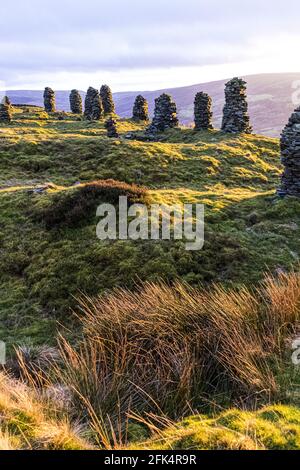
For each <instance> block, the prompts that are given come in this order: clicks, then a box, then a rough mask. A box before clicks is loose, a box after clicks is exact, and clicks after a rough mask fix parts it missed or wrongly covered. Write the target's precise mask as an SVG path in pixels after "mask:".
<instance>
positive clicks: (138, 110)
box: [132, 95, 149, 121]
mask: <svg viewBox="0 0 300 470" xmlns="http://www.w3.org/2000/svg"><path fill="white" fill-rule="evenodd" d="M132 119H133V120H134V121H149V112H148V101H147V100H146V99H145V98H144V97H143V96H142V95H138V96H137V97H136V99H135V102H134V106H133V112H132Z"/></svg>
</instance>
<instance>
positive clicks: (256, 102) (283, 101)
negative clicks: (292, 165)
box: [7, 73, 300, 137]
mask: <svg viewBox="0 0 300 470" xmlns="http://www.w3.org/2000/svg"><path fill="white" fill-rule="evenodd" d="M244 78H245V80H246V81H247V83H248V100H249V112H250V116H251V121H252V125H253V128H254V131H255V132H256V133H258V134H264V135H267V136H274V137H278V136H279V135H280V132H281V130H282V128H283V127H284V125H285V124H286V122H287V120H288V117H289V115H290V114H291V112H292V111H293V109H294V108H295V104H293V102H292V95H293V93H294V91H295V90H294V89H293V83H296V82H297V81H299V90H300V73H279V74H259V75H249V76H245V77H244ZM227 81H228V79H225V80H219V81H215V82H209V83H200V84H197V85H191V86H185V87H180V88H169V89H163V90H157V91H136V92H121V93H115V94H114V99H115V103H116V110H117V113H118V114H119V115H120V116H122V117H130V116H131V112H132V106H133V102H134V99H135V96H136V95H137V94H139V93H141V94H142V95H143V96H145V98H147V99H148V101H149V108H150V112H151V113H152V112H153V108H154V99H155V98H156V97H157V96H159V95H160V94H161V93H162V92H166V93H170V94H171V95H172V96H173V98H174V100H175V101H176V103H177V107H178V112H179V117H180V121H181V122H182V123H184V124H190V123H191V122H192V121H193V101H194V96H195V94H196V93H197V92H198V91H205V92H207V93H208V94H209V95H211V97H212V98H213V111H214V123H215V126H216V127H220V124H221V119H222V109H223V105H224V85H225V83H226V82H227ZM296 85H297V83H296ZM7 93H8V95H9V97H10V98H11V100H12V102H13V103H19V104H21V103H22V104H32V105H34V104H35V105H42V103H43V97H42V95H43V92H42V91H26V90H22V91H15V90H14V91H8V92H7ZM84 95H85V93H84V92H82V96H83V97H84ZM299 95H300V93H299ZM56 100H57V107H58V109H61V110H66V111H68V110H69V91H57V92H56ZM299 104H300V102H299Z"/></svg>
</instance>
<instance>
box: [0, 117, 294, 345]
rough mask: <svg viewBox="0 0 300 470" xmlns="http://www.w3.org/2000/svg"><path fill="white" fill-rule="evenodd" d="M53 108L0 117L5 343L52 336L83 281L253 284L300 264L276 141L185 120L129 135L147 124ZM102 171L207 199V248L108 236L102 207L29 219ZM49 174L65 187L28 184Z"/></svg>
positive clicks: (170, 197) (157, 192) (97, 285)
mask: <svg viewBox="0 0 300 470" xmlns="http://www.w3.org/2000/svg"><path fill="white" fill-rule="evenodd" d="M46 118H47V115H45V113H44V112H43V111H42V110H39V109H37V110H36V111H34V112H33V111H32V110H30V112H24V110H21V109H19V110H18V111H17V113H16V114H15V116H14V121H13V123H12V124H11V125H10V126H4V125H0V188H1V189H0V201H1V214H0V241H1V251H0V267H1V274H0V294H1V295H0V299H1V300H0V315H1V319H2V322H1V328H0V336H1V337H5V338H6V339H7V342H8V343H12V342H18V341H23V340H24V339H26V340H30V341H33V342H36V343H43V342H44V341H45V340H46V339H47V341H49V338H51V337H52V336H53V328H54V324H55V319H56V318H61V317H62V316H63V317H64V318H66V317H68V316H69V314H70V313H69V307H70V306H73V305H74V304H75V301H74V298H73V296H76V295H77V294H78V291H79V290H81V291H84V292H87V293H88V294H91V295H94V294H97V293H99V292H103V291H104V290H106V289H110V288H112V287H114V286H116V285H121V286H126V287H132V286H133V284H134V282H135V281H136V280H137V279H141V280H146V279H147V280H157V279H158V278H163V279H166V280H174V279H176V278H178V277H179V278H181V279H184V280H186V281H188V282H191V283H193V284H197V283H199V282H204V283H205V282H211V281H222V282H234V283H235V284H237V283H242V282H253V281H257V280H258V279H260V278H261V277H262V273H263V272H264V271H266V270H267V269H270V270H272V271H274V270H275V269H276V268H278V267H283V268H289V267H290V266H291V265H292V264H294V263H295V262H297V260H298V255H299V253H298V251H299V246H298V224H300V215H299V214H300V211H299V207H300V203H299V201H296V200H292V199H289V200H278V199H276V198H275V188H276V186H277V185H278V181H279V175H280V172H281V168H280V164H279V155H278V141H277V140H275V139H268V138H265V137H262V136H256V135H252V136H228V135H224V134H222V133H220V132H217V131H213V132H207V133H205V132H203V133H197V132H194V131H192V130H191V129H178V130H173V131H170V132H168V133H166V134H165V135H164V136H162V141H161V142H155V143H147V142H146V143H145V142H140V141H129V140H126V139H125V138H124V135H125V134H126V133H127V132H128V131H139V130H141V129H142V126H140V125H138V124H135V123H133V122H131V121H128V120H127V121H125V120H123V121H121V122H120V131H121V139H120V140H119V139H118V140H109V139H107V138H106V136H105V131H104V129H103V123H86V122H83V121H76V120H74V118H73V117H72V116H68V117H67V119H66V120H64V121H60V120H57V119H55V117H52V118H51V119H46ZM104 178H114V179H117V180H121V181H125V182H128V183H133V182H134V183H137V184H140V185H146V186H147V187H148V188H149V192H148V195H149V199H150V200H151V201H153V202H172V203H174V202H202V203H204V204H205V207H206V242H205V246H204V249H203V250H202V251H200V252H187V251H186V250H185V247H184V245H183V244H182V243H181V242H176V243H168V242H167V243H164V242H159V243H155V244H154V243H152V242H130V241H128V242H126V241H116V242H114V243H110V244H107V243H103V242H99V241H98V240H97V239H96V237H95V226H96V219H95V218H93V217H90V218H87V220H84V221H81V222H80V223H79V224H77V225H76V226H72V227H68V226H63V227H59V228H53V229H46V228H45V227H44V226H43V224H42V223H41V222H38V221H36V220H35V219H34V217H31V215H32V213H34V211H35V208H36V206H37V205H39V204H44V203H47V202H48V203H49V201H50V202H51V198H52V197H53V193H60V194H61V197H62V198H63V197H65V191H62V189H65V187H69V186H70V185H73V184H74V183H76V182H79V181H80V182H88V181H91V180H95V179H104ZM47 182H48V183H49V182H51V183H53V184H55V185H56V186H53V187H52V188H51V189H50V190H49V191H48V192H47V193H45V194H34V193H32V191H30V187H31V188H32V187H34V186H35V185H39V184H44V183H47ZM99 202H101V201H100V200H99ZM216 251H217V252H218V257H216V256H215V253H216ZM141 258H142V259H143V263H142V264H141V263H140V260H141ZM61 314H63V315H61Z"/></svg>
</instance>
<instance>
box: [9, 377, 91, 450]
mask: <svg viewBox="0 0 300 470" xmlns="http://www.w3.org/2000/svg"><path fill="white" fill-rule="evenodd" d="M0 413H1V421H0V428H1V431H0V449H1V450H12V449H27V450H52V449H53V450H54V449H55V450H62V449H64V450H79V449H89V448H91V446H90V445H89V444H88V443H87V442H86V441H85V440H84V439H83V437H82V435H83V434H84V429H83V428H82V427H81V426H79V425H78V424H77V425H76V424H70V420H68V418H67V416H65V415H64V414H63V413H61V414H60V413H59V411H58V410H57V409H56V404H55V402H51V401H49V400H47V399H45V397H43V396H42V394H41V393H39V392H38V391H37V390H35V389H34V388H32V387H29V386H27V385H25V384H24V383H22V382H20V381H17V380H13V379H11V378H9V377H8V376H7V375H6V374H4V373H3V372H1V373H0Z"/></svg>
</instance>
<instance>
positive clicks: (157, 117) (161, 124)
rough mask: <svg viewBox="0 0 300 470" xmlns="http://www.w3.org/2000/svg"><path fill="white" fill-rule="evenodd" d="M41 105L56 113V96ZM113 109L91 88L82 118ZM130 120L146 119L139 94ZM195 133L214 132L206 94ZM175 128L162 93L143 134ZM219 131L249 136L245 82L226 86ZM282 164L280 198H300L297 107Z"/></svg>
mask: <svg viewBox="0 0 300 470" xmlns="http://www.w3.org/2000/svg"><path fill="white" fill-rule="evenodd" d="M44 106H45V110H46V111H47V112H49V113H51V112H55V93H54V91H53V90H52V89H51V88H49V87H47V88H45V91H44ZM70 106H71V111H72V113H74V114H82V111H83V109H82V98H81V95H80V93H79V92H78V91H77V90H72V91H71V94H70ZM114 112H115V106H114V102H113V97H112V93H111V90H110V88H109V87H108V86H107V85H103V86H102V87H101V89H100V93H99V92H98V90H96V89H95V88H92V87H90V88H89V89H88V91H87V94H86V98H85V110H84V117H85V118H86V119H88V120H99V119H101V118H102V117H103V116H105V115H108V114H110V115H113V114H114ZM132 117H133V120H134V121H145V122H147V121H148V120H149V113H148V103H147V100H146V99H145V98H144V97H143V96H141V95H138V96H137V97H136V99H135V103H134V106H133V116H132ZM11 119H12V106H11V102H10V100H9V98H8V97H7V96H5V97H4V98H3V99H2V101H1V103H0V122H10V121H11ZM194 119H195V130H199V131H201V130H209V129H213V125H212V100H211V98H210V96H208V95H207V94H206V93H203V92H199V93H197V94H196V96H195V101H194ZM177 126H178V118H177V109H176V104H175V103H174V101H173V100H172V98H171V96H169V95H167V94H166V93H163V94H162V95H161V96H159V97H158V98H156V100H155V109H154V116H153V119H152V122H151V124H150V125H149V126H148V128H147V129H146V134H147V135H148V136H149V137H150V136H152V137H155V134H157V133H158V132H163V131H165V130H166V129H168V128H174V127H177ZM105 127H106V129H107V135H108V137H118V130H117V121H116V120H115V119H114V117H113V116H110V118H109V119H108V120H107V121H106V123H105ZM222 131H223V132H228V133H239V132H242V133H248V134H249V133H251V132H252V127H251V125H250V119H249V114H248V103H247V95H246V82H245V81H244V80H242V79H239V78H233V79H232V80H230V81H229V82H228V83H226V85H225V105H224V109H223V120H222ZM280 148H281V162H282V164H283V166H284V172H283V175H282V178H281V186H280V188H279V190H278V194H279V195H280V196H285V195H291V196H297V197H300V107H299V108H297V109H295V111H294V113H293V114H292V115H291V117H290V119H289V122H288V124H287V125H286V127H285V128H284V130H283V132H282V134H281V140H280Z"/></svg>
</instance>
